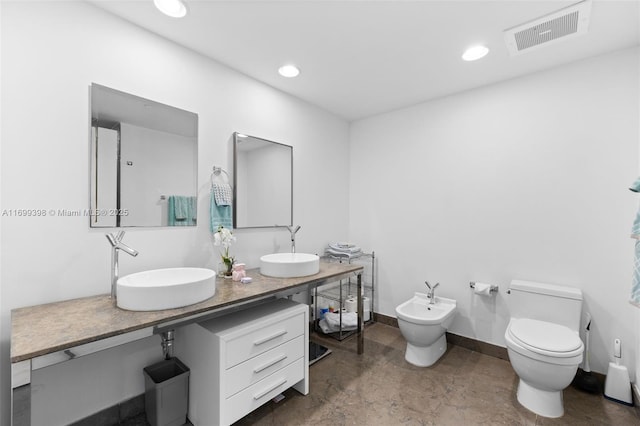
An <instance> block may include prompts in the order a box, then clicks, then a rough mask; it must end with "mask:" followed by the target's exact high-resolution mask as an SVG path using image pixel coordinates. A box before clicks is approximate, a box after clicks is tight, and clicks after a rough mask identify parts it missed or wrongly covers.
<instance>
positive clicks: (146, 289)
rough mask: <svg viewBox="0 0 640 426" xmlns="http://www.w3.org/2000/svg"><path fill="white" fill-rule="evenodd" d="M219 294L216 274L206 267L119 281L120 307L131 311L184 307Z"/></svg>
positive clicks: (140, 274)
mask: <svg viewBox="0 0 640 426" xmlns="http://www.w3.org/2000/svg"><path fill="white" fill-rule="evenodd" d="M214 294H216V273H215V271H212V270H211V269H204V268H168V269H153V270H151V271H144V272H138V273H135V274H131V275H127V276H125V277H122V278H120V279H118V282H117V305H118V307H119V308H122V309H126V310H129V311H159V310H162V309H174V308H181V307H183V306H187V305H193V304H194V303H198V302H202V301H203V300H207V299H208V298H210V297H212V296H213V295H214Z"/></svg>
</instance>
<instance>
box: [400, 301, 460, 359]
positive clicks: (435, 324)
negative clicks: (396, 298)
mask: <svg viewBox="0 0 640 426" xmlns="http://www.w3.org/2000/svg"><path fill="white" fill-rule="evenodd" d="M429 302H430V299H429V297H428V296H427V295H426V294H424V293H415V295H414V296H413V297H412V298H411V299H409V300H407V301H406V302H404V303H402V304H401V305H399V306H398V307H397V308H396V315H397V317H398V326H399V327H400V331H401V332H402V335H403V336H404V338H405V339H406V340H407V349H406V351H405V355H404V358H405V359H406V360H407V362H409V363H410V364H413V365H416V366H418V367H429V366H431V365H433V364H435V362H436V361H437V360H438V359H440V357H441V356H442V355H443V354H444V353H445V351H446V350H447V339H446V337H445V332H446V331H447V328H449V326H450V325H451V323H452V322H453V318H454V316H455V314H456V301H455V300H453V299H446V298H444V297H434V303H429Z"/></svg>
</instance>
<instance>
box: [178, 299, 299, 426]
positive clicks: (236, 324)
mask: <svg viewBox="0 0 640 426" xmlns="http://www.w3.org/2000/svg"><path fill="white" fill-rule="evenodd" d="M308 324H309V307H308V306H307V305H303V304H299V303H295V302H292V301H290V300H287V299H277V300H275V301H271V302H267V303H264V304H260V305H258V306H255V307H252V308H248V309H245V310H241V311H237V312H234V313H231V314H227V315H224V316H221V317H217V318H214V319H211V320H208V321H205V322H201V323H197V324H191V325H188V326H185V327H183V328H180V329H177V330H176V336H175V354H176V356H177V357H178V358H180V359H181V360H182V361H183V362H184V363H185V364H186V365H187V366H188V367H189V368H190V370H191V376H190V381H189V413H188V417H189V420H190V421H191V423H193V424H194V425H195V426H215V425H229V424H231V423H233V422H235V421H237V420H239V419H240V418H242V417H244V416H245V415H247V414H248V413H250V412H251V411H253V410H255V409H256V408H258V407H260V406H261V405H262V404H264V403H266V402H268V401H269V400H271V399H272V398H273V397H275V396H276V395H278V394H280V393H282V392H283V391H284V390H286V389H288V388H290V387H294V388H295V389H296V390H297V391H298V392H300V393H302V394H303V395H306V394H307V393H308V392H309V380H308V377H309V327H308Z"/></svg>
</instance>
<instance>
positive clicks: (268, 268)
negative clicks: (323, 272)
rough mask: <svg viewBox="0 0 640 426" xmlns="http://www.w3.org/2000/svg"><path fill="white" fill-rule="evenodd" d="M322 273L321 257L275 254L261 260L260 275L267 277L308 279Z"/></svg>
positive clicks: (305, 254) (265, 256) (299, 254)
mask: <svg viewBox="0 0 640 426" xmlns="http://www.w3.org/2000/svg"><path fill="white" fill-rule="evenodd" d="M318 272H320V257H318V256H317V255H315V254H308V253H273V254H267V255H264V256H262V257H261V258H260V273H261V274H262V275H265V276H267V277H275V278H295V277H306V276H308V275H314V274H317V273H318Z"/></svg>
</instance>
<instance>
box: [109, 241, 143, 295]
mask: <svg viewBox="0 0 640 426" xmlns="http://www.w3.org/2000/svg"><path fill="white" fill-rule="evenodd" d="M106 237H107V240H109V243H110V244H111V300H113V303H114V304H115V303H116V284H117V282H118V275H119V272H120V271H119V265H118V252H119V251H120V250H122V251H124V252H125V253H127V254H130V255H131V256H134V257H135V256H137V255H138V252H137V251H136V250H134V249H132V248H131V247H129V246H127V245H126V244H125V243H123V242H122V238H124V231H120V232H118V233H113V234H106Z"/></svg>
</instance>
